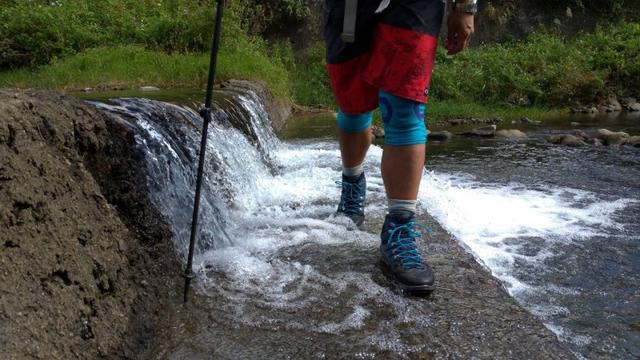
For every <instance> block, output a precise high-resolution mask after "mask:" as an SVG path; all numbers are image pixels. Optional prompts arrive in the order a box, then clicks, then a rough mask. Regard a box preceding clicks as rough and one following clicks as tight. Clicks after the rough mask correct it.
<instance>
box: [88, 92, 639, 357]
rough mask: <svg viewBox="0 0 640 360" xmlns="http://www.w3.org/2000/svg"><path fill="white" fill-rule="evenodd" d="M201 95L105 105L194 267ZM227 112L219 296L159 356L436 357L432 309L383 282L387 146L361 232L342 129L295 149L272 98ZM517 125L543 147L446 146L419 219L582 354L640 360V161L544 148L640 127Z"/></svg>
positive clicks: (204, 215)
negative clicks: (270, 105) (348, 196)
mask: <svg viewBox="0 0 640 360" xmlns="http://www.w3.org/2000/svg"><path fill="white" fill-rule="evenodd" d="M194 94H195V95H194V96H193V97H191V96H185V97H183V98H180V99H175V98H172V96H171V95H167V96H165V97H162V96H160V97H158V98H159V99H162V100H165V101H171V102H175V103H178V104H181V105H174V104H170V103H167V102H161V101H157V100H149V99H145V98H133V97H132V98H117V99H111V100H109V101H107V100H106V99H99V100H101V102H95V103H94V104H96V106H98V107H99V108H102V109H103V110H106V111H107V112H108V113H110V114H111V116H114V117H117V118H119V119H121V120H125V121H127V122H128V123H131V124H134V126H135V127H136V142H137V144H138V146H141V147H142V148H143V149H144V150H145V152H146V153H147V163H146V166H147V172H148V174H149V177H148V185H149V188H150V190H151V196H152V200H153V202H154V203H155V204H156V206H157V207H158V208H159V209H160V210H161V212H162V213H163V214H164V215H165V216H166V218H167V220H168V221H169V223H170V225H171V227H172V229H173V232H174V235H175V245H176V249H177V251H178V252H179V254H180V256H181V257H182V258H184V257H185V253H186V249H187V244H188V240H189V229H190V221H191V207H192V203H193V188H194V185H193V184H194V183H195V171H194V169H195V164H196V162H197V151H198V149H197V147H198V144H199V136H200V135H199V129H200V126H201V120H200V117H199V115H197V113H196V112H195V111H194V110H193V105H195V104H194V103H195V101H194V102H191V99H195V98H197V97H196V95H199V94H196V93H194ZM215 101H216V104H217V106H216V107H215V108H216V110H215V112H214V117H215V119H216V121H215V122H214V124H213V126H212V128H211V130H210V133H209V142H208V149H207V170H206V173H205V181H204V184H205V185H204V188H203V201H202V205H201V206H202V208H201V218H200V219H201V220H200V229H201V230H200V235H199V236H200V241H199V243H198V246H197V253H196V259H195V261H194V264H195V267H196V272H197V273H198V278H197V280H196V281H195V284H194V285H195V287H196V291H197V292H199V293H200V294H203V295H204V299H206V300H205V301H204V302H203V303H201V304H200V305H198V306H200V307H203V308H204V309H207V310H206V312H207V314H208V317H207V318H206V319H205V318H204V317H199V316H197V315H192V316H193V318H191V320H193V322H192V323H191V325H188V326H187V325H184V322H181V324H182V325H178V326H176V328H174V329H173V330H172V331H175V332H176V333H178V334H183V335H180V336H182V339H181V340H175V341H173V342H169V343H167V344H166V345H165V346H163V347H162V348H160V349H157V351H155V354H154V355H155V357H157V358H167V357H168V358H176V359H182V358H207V357H206V355H205V354H211V353H213V352H214V351H215V352H216V353H224V354H234V355H235V356H236V357H238V358H245V357H250V358H259V357H266V358H270V357H275V354H281V353H287V350H288V349H291V348H296V347H298V348H306V350H305V351H307V352H305V353H298V354H299V355H300V354H331V348H327V345H326V344H328V343H329V342H331V343H332V344H334V343H340V344H342V345H344V347H347V346H349V347H352V349H353V352H351V353H349V354H347V355H345V356H346V357H356V358H358V357H359V358H370V357H375V356H376V354H378V355H380V354H386V355H385V356H389V357H411V354H413V353H415V352H416V351H419V350H421V349H423V348H424V344H420V343H419V342H415V341H411V340H410V339H409V340H408V339H407V338H406V337H405V336H403V329H405V328H406V324H407V323H408V322H409V321H410V322H411V324H414V325H412V326H413V327H414V328H416V329H418V330H419V329H420V328H421V326H422V325H421V324H423V325H424V326H426V325H427V324H429V323H430V322H431V318H430V315H429V313H428V311H425V310H424V309H423V305H421V303H420V302H418V301H414V300H412V299H407V298H405V297H403V296H400V295H398V294H397V293H395V292H394V291H392V290H391V289H389V288H388V287H387V286H385V284H384V283H383V282H381V281H380V280H379V279H378V278H377V275H372V271H373V270H372V268H375V267H376V266H377V265H376V264H375V262H374V261H372V259H375V256H376V251H377V250H376V249H377V246H378V243H379V237H378V235H377V234H378V231H379V227H380V224H381V222H382V220H383V217H384V213H385V204H386V203H385V196H384V187H383V184H382V179H381V176H380V171H379V167H380V160H381V155H382V148H381V147H380V146H378V145H375V146H372V148H371V149H370V151H369V153H368V155H367V159H366V162H365V171H366V173H367V180H368V188H367V190H368V198H367V205H366V213H367V221H366V225H365V228H364V229H362V230H359V229H356V228H354V226H353V225H352V224H350V222H349V221H348V220H346V219H345V218H341V217H336V216H334V211H335V208H336V206H337V199H338V198H339V188H338V187H337V186H336V184H335V181H336V180H339V179H340V159H339V151H338V149H337V145H336V143H335V140H334V138H333V133H334V131H335V124H334V123H333V120H332V119H331V117H327V116H322V115H320V116H314V117H311V118H299V119H294V120H292V121H290V122H289V124H288V125H287V127H286V128H285V129H284V130H283V131H282V133H281V134H280V138H278V136H276V134H275V133H274V131H273V130H272V128H271V125H270V121H269V119H268V116H267V115H266V110H265V108H264V106H263V104H262V103H261V102H260V99H259V98H258V97H257V96H256V95H255V94H252V93H250V92H246V91H236V90H233V89H226V90H224V91H219V92H218V93H216V97H215ZM185 104H186V105H191V106H186V105H185ZM572 122H577V123H579V124H574V126H571V125H570V123H572ZM507 127H508V128H516V127H517V128H520V129H522V130H526V131H527V133H528V135H529V137H528V139H526V140H524V141H518V142H515V141H508V140H493V139H490V140H477V139H467V138H462V137H454V138H453V139H452V140H451V141H450V142H447V143H437V142H430V143H429V144H428V147H427V163H426V166H425V173H424V177H423V182H422V184H421V189H420V195H419V211H420V212H422V213H426V214H429V215H430V216H432V217H433V218H434V219H435V220H436V221H437V222H438V224H439V225H440V226H441V227H442V228H444V229H445V230H446V231H447V232H448V233H450V234H451V235H452V236H453V237H454V238H455V239H457V241H458V242H459V243H460V244H461V245H462V246H464V247H465V248H466V249H467V250H468V251H469V252H471V253H472V254H473V256H474V257H475V258H476V259H477V260H478V261H479V262H480V263H481V264H483V265H484V266H486V268H487V269H488V270H489V271H490V272H491V274H492V275H493V276H495V277H496V278H497V279H499V280H500V282H501V283H502V284H503V285H504V286H505V288H506V289H507V291H508V292H509V294H510V295H511V296H512V297H513V298H515V299H516V301H517V302H518V303H519V304H521V305H522V306H523V307H524V308H525V309H527V310H528V311H529V312H530V313H532V314H533V315H535V316H536V317H538V318H539V319H540V320H542V321H543V322H544V324H545V326H546V327H547V328H548V329H550V330H551V331H552V332H553V333H554V334H555V335H556V336H557V337H558V339H559V340H560V341H561V342H562V343H563V344H564V345H565V346H566V347H568V348H569V349H570V350H571V351H572V352H573V353H574V354H575V355H576V356H577V357H578V358H617V359H623V358H624V359H635V358H638V357H640V331H639V330H638V324H640V287H639V286H638V284H640V250H639V249H640V246H639V241H640V236H639V235H638V234H639V233H640V222H639V221H638V218H639V216H640V149H638V148H633V147H624V146H623V147H593V146H585V147H578V148H569V147H563V146H558V145H551V144H548V143H547V142H546V141H545V140H544V138H545V136H548V135H551V134H556V133H562V132H567V131H568V130H569V129H576V128H580V129H583V130H588V129H597V128H607V129H610V130H614V131H618V130H621V131H626V132H629V133H632V134H640V117H632V116H628V117H624V116H622V117H615V118H614V117H612V118H593V117H590V118H589V117H568V116H567V117H564V118H559V119H556V120H552V121H549V122H545V123H544V124H543V125H538V126H536V125H526V126H524V125H523V126H520V125H518V126H516V125H514V126H507ZM450 131H452V132H461V131H462V130H458V129H453V130H450ZM427 258H429V255H428V254H427ZM439 285H442V286H445V287H446V285H447V284H439ZM436 291H438V290H436ZM328 293H333V294H339V296H335V297H331V296H326V294H328ZM381 309H382V310H381ZM384 309H388V310H384ZM385 311H388V312H385ZM212 321H214V322H217V326H210V324H211V322H212ZM168 323H171V321H170V320H168ZM276 333H277V334H276ZM257 335H260V336H257ZM180 336H178V337H180ZM254 336H255V338H254ZM327 339H332V340H331V341H328V340H327ZM238 348H242V350H238ZM338 348H340V346H338ZM214 349H215V350H214ZM372 349H373V350H372ZM437 353H438V354H440V353H439V352H437ZM300 356H302V355H300ZM289 357H293V358H295V357H296V355H295V354H293V355H291V356H289ZM318 357H320V358H322V357H325V356H318ZM329 357H331V356H329Z"/></svg>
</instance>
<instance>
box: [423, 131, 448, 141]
mask: <svg viewBox="0 0 640 360" xmlns="http://www.w3.org/2000/svg"><path fill="white" fill-rule="evenodd" d="M452 137H453V134H452V133H450V132H448V131H446V130H445V131H433V132H429V135H428V139H429V140H434V141H449V140H451V138H452Z"/></svg>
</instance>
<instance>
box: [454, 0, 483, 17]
mask: <svg viewBox="0 0 640 360" xmlns="http://www.w3.org/2000/svg"><path fill="white" fill-rule="evenodd" d="M451 1H452V2H453V11H458V12H465V13H469V14H475V13H477V12H478V0H451Z"/></svg>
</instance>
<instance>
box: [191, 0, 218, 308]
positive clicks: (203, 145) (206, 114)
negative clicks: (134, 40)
mask: <svg viewBox="0 0 640 360" xmlns="http://www.w3.org/2000/svg"><path fill="white" fill-rule="evenodd" d="M216 2H217V5H218V6H217V10H216V24H215V29H214V31H213V45H212V46H211V59H210V61H209V78H208V80H207V98H206V100H205V101H204V107H203V108H202V109H200V116H202V121H203V122H202V140H201V141H200V159H199V161H198V177H197V180H196V193H195V198H194V200H193V218H192V219H191V237H190V239H189V255H188V256H187V267H186V269H185V270H184V274H183V276H184V302H185V303H187V299H188V297H187V296H188V294H189V285H190V284H191V280H192V279H193V278H195V277H196V274H195V273H194V272H193V251H194V248H195V244H196V233H197V232H198V210H199V209H200V192H201V190H202V173H203V170H204V160H205V159H204V158H205V152H206V150H207V131H208V129H209V123H210V122H211V101H212V100H213V99H212V98H213V79H214V77H215V75H216V63H217V61H218V49H219V47H220V31H221V28H222V11H223V9H224V0H216Z"/></svg>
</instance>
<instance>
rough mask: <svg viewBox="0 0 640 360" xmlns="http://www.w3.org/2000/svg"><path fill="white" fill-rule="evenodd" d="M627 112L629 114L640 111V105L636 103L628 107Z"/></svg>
mask: <svg viewBox="0 0 640 360" xmlns="http://www.w3.org/2000/svg"><path fill="white" fill-rule="evenodd" d="M627 111H629V112H636V111H640V103H637V102H636V103H633V104H629V105H627Z"/></svg>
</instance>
